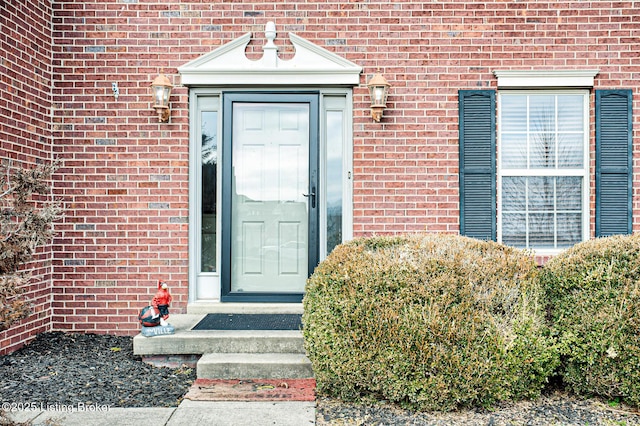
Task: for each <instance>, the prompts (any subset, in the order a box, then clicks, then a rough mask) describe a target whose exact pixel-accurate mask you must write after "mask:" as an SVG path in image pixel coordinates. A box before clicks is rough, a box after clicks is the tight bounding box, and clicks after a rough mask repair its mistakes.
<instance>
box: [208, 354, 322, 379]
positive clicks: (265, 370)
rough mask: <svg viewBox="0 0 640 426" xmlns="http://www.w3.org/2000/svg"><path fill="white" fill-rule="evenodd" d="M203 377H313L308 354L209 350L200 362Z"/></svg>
mask: <svg viewBox="0 0 640 426" xmlns="http://www.w3.org/2000/svg"><path fill="white" fill-rule="evenodd" d="M197 371H198V378H199V379H256V378H260V379H307V378H313V370H312V369H311V362H310V361H309V359H308V358H307V357H306V355H304V354H283V353H260V354H248V353H207V354H204V355H203V356H202V358H200V360H199V361H198V365H197Z"/></svg>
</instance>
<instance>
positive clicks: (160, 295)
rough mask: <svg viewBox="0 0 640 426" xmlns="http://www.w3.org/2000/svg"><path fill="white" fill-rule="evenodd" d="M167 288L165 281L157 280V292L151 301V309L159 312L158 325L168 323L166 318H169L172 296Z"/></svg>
mask: <svg viewBox="0 0 640 426" xmlns="http://www.w3.org/2000/svg"><path fill="white" fill-rule="evenodd" d="M167 288H168V286H167V283H165V282H162V281H161V280H158V292H157V293H156V295H155V297H154V298H153V300H152V301H151V306H153V309H155V311H156V313H159V314H160V325H162V326H165V325H169V323H168V322H167V318H169V306H170V305H171V300H172V297H171V294H170V293H169V290H167Z"/></svg>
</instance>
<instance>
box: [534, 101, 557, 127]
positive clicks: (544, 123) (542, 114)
mask: <svg viewBox="0 0 640 426" xmlns="http://www.w3.org/2000/svg"><path fill="white" fill-rule="evenodd" d="M529 109H530V112H529V128H530V130H531V131H532V132H554V131H555V130H556V108H555V96H553V95H532V96H530V97H529Z"/></svg>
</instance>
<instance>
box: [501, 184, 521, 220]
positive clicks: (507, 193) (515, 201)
mask: <svg viewBox="0 0 640 426" xmlns="http://www.w3.org/2000/svg"><path fill="white" fill-rule="evenodd" d="M502 209H503V210H504V211H505V212H524V211H525V209H526V186H525V178H523V177H505V178H504V179H502Z"/></svg>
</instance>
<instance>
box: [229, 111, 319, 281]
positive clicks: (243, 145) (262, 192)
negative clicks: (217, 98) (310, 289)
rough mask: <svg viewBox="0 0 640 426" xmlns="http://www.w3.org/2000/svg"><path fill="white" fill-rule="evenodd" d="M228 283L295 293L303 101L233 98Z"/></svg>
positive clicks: (303, 220)
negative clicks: (240, 99) (229, 277)
mask: <svg viewBox="0 0 640 426" xmlns="http://www.w3.org/2000/svg"><path fill="white" fill-rule="evenodd" d="M232 117H233V123H232V126H233V129H232V159H231V163H232V164H231V166H232V176H233V177H232V182H231V185H232V190H231V291H232V292H266V293H279V292H281V293H282V292H284V293H302V292H303V291H304V285H305V282H306V279H307V275H308V259H309V258H308V252H309V250H308V244H309V241H308V240H309V232H308V226H309V224H308V214H309V212H308V204H307V202H308V199H307V198H306V197H305V196H304V195H303V194H306V193H307V192H308V188H309V105H308V104H306V103H300V104H296V103H289V104H284V103H240V102H235V103H233V113H232Z"/></svg>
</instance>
